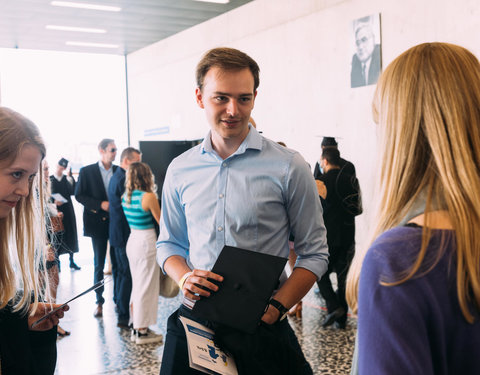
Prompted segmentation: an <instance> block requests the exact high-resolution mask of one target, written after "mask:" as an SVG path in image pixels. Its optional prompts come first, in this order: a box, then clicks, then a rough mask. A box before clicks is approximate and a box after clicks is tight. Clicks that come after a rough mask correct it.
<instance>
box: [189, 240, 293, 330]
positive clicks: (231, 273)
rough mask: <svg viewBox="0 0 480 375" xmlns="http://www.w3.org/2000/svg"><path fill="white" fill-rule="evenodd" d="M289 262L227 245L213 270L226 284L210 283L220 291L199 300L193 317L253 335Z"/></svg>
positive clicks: (285, 259) (194, 308) (193, 311)
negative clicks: (215, 285)
mask: <svg viewBox="0 0 480 375" xmlns="http://www.w3.org/2000/svg"><path fill="white" fill-rule="evenodd" d="M286 262H287V258H282V257H278V256H273V255H269V254H263V253H258V252H255V251H250V250H245V249H239V248H237V247H232V246H225V247H224V248H223V249H222V251H221V252H220V255H219V256H218V259H217V261H216V263H215V265H214V266H213V269H212V272H214V273H216V274H219V275H221V276H223V282H221V283H219V282H217V281H215V280H210V281H211V282H213V283H215V284H217V285H218V286H219V289H218V291H217V292H211V294H210V297H202V299H201V300H199V301H196V302H195V305H194V307H193V310H192V313H193V315H194V316H196V317H198V318H200V319H205V320H209V321H212V322H215V323H220V324H224V325H226V326H229V327H233V328H236V329H239V330H241V331H244V332H247V333H254V332H255V329H256V327H257V325H258V323H259V322H260V319H261V317H262V315H263V313H264V311H265V308H266V307H267V304H268V301H269V300H270V297H271V296H272V293H273V291H274V290H275V288H277V287H278V283H279V279H280V275H281V273H282V271H283V269H284V267H285V263H286Z"/></svg>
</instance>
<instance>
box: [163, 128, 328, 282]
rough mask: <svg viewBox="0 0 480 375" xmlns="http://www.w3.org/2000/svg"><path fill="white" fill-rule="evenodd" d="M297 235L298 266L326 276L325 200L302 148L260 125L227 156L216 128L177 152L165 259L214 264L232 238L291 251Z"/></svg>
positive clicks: (167, 188) (167, 184) (166, 200)
mask: <svg viewBox="0 0 480 375" xmlns="http://www.w3.org/2000/svg"><path fill="white" fill-rule="evenodd" d="M290 233H292V234H293V235H294V236H295V252H296V253H297V255H298V258H297V263H296V267H302V268H306V269H308V270H310V271H311V272H313V273H314V274H316V275H317V277H318V278H320V277H321V276H322V275H323V274H324V273H325V271H326V270H327V264H328V248H327V240H326V229H325V226H324V224H323V216H322V206H321V203H320V199H319V197H318V192H317V188H316V185H315V182H314V180H313V176H312V174H311V171H310V168H309V167H308V165H307V163H306V162H305V160H304V159H303V158H302V157H301V156H300V154H299V153H298V152H296V151H294V150H290V149H288V148H285V147H283V146H281V145H279V144H277V143H275V142H273V141H271V140H269V139H267V138H264V137H262V136H261V135H260V134H259V133H258V132H257V130H256V129H255V128H253V127H250V131H249V133H248V135H247V137H246V138H245V140H244V141H243V143H242V144H241V145H240V147H239V148H238V150H237V151H236V152H235V153H234V154H232V155H231V156H229V157H228V158H227V159H225V160H222V158H221V157H219V156H218V154H217V153H216V152H215V151H214V150H213V148H212V144H211V139H210V132H209V133H208V135H207V136H206V137H205V139H204V141H203V143H202V144H200V145H198V146H196V147H194V148H192V149H190V150H188V151H186V152H185V153H183V154H182V155H180V156H178V157H177V158H175V159H174V160H173V161H172V163H171V164H170V166H169V167H168V170H167V173H166V177H165V181H164V185H163V192H162V213H161V219H160V236H159V238H158V241H157V260H158V263H159V265H160V266H161V267H162V268H163V265H164V262H165V260H166V259H167V258H169V257H170V256H173V255H180V256H182V257H184V258H185V259H186V260H187V263H188V264H189V266H190V267H191V268H197V269H203V270H211V269H212V268H213V265H214V264H215V261H216V259H217V257H218V255H219V254H220V251H221V250H222V249H223V247H224V246H225V245H229V246H235V247H239V248H243V249H247V250H252V251H258V252H262V253H266V254H271V255H276V256H280V257H283V258H288V254H289V248H288V238H289V234H290Z"/></svg>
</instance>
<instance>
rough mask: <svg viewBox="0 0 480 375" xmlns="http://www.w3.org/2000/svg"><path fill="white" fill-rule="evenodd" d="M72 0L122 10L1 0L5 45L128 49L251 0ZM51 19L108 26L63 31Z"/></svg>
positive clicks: (0, 41) (47, 0) (0, 33)
mask: <svg viewBox="0 0 480 375" xmlns="http://www.w3.org/2000/svg"><path fill="white" fill-rule="evenodd" d="M69 1H71V2H76V3H88V4H99V5H106V6H115V7H120V8H121V11H115V12H111V11H103V10H92V9H79V8H72V7H63V6H53V5H52V4H51V3H52V1H51V0H0V48H25V49H41V50H54V51H70V52H88V53H106V54H116V55H126V54H129V53H131V52H134V51H136V50H138V49H140V48H143V47H145V46H148V45H150V44H152V43H155V42H158V41H159V40H162V39H165V38H167V37H169V36H171V35H173V34H176V33H178V32H180V31H182V30H185V29H188V28H190V27H192V26H195V25H197V24H199V23H202V22H204V21H206V20H209V19H210V18H213V17H216V16H218V15H220V14H222V13H225V12H228V11H229V10H232V9H234V8H237V7H239V6H241V5H243V4H246V3H249V2H250V1H252V0H230V2H229V3H228V4H214V3H209V2H200V1H194V0H69ZM47 25H54V26H69V27H77V28H94V29H101V30H105V32H103V33H86V32H79V31H59V30H56V29H47V28H46V26H47ZM67 42H88V43H97V44H108V45H110V46H109V47H108V48H101V47H92V46H89V47H87V46H78V45H67V44H66V43H67ZM113 45H116V46H117V47H114V46H113Z"/></svg>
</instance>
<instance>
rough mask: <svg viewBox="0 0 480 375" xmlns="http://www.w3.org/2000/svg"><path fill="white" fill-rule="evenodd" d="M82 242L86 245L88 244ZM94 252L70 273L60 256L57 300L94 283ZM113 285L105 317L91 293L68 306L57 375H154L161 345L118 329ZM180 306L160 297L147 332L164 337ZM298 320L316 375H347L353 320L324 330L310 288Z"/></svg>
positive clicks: (87, 252) (108, 290)
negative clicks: (155, 317)
mask: <svg viewBox="0 0 480 375" xmlns="http://www.w3.org/2000/svg"><path fill="white" fill-rule="evenodd" d="M88 244H89V243H88V242H86V246H88ZM92 257H93V252H92V251H91V248H90V249H85V250H82V252H81V253H80V254H77V255H76V256H75V260H76V262H77V263H78V264H79V265H80V266H81V267H82V269H81V270H80V271H71V270H70V269H68V267H67V266H66V265H67V264H68V262H67V260H68V257H66V256H65V258H63V256H62V257H61V260H62V263H63V265H64V267H63V268H64V269H63V270H62V272H61V273H60V286H59V290H58V301H59V302H62V301H64V300H67V299H68V298H69V297H71V296H73V295H75V294H76V293H79V292H80V291H82V290H84V289H86V288H88V287H89V286H90V285H91V284H92V280H93V276H92V275H93V265H92V263H93V260H92ZM112 287H113V283H109V284H107V285H106V288H105V293H104V297H105V299H106V302H105V304H104V314H103V315H104V316H103V318H94V317H93V310H94V308H95V296H94V293H90V294H88V295H86V296H84V297H81V298H79V299H78V300H76V301H74V302H72V303H71V305H70V311H69V312H68V313H67V314H66V315H65V318H64V319H63V320H62V322H61V326H62V327H63V328H64V329H66V330H68V331H71V335H70V336H66V337H63V338H59V339H58V342H57V344H58V345H57V347H58V360H57V369H56V372H55V374H56V375H94V374H112V375H113V374H115V375H150V374H155V375H158V373H159V369H160V365H161V363H160V362H161V358H162V351H163V345H162V343H158V344H147V345H137V344H135V343H133V342H131V341H130V332H129V331H127V330H123V329H120V328H118V327H117V326H116V323H117V320H116V314H115V312H114V304H113V301H112ZM179 304H180V298H179V297H177V298H173V299H165V298H162V297H160V298H159V310H158V321H157V324H156V325H155V326H152V327H151V328H152V329H154V330H155V331H156V332H158V333H161V334H162V335H165V331H166V322H167V318H168V316H169V315H170V314H171V313H172V312H173V311H175V309H176V308H177V307H178V306H179ZM303 304H304V307H303V316H302V318H301V319H297V318H292V317H289V321H290V324H291V325H292V328H293V329H294V331H295V333H296V334H297V336H298V338H299V341H300V344H301V345H302V348H303V350H304V353H305V356H306V358H307V360H308V361H309V362H310V364H311V366H312V368H313V370H314V374H338V375H340V374H342V375H343V374H349V372H350V366H351V358H352V354H353V346H354V341H355V332H356V319H354V318H350V317H349V318H348V321H347V328H346V329H345V330H341V329H337V328H335V327H333V326H332V327H328V328H322V327H321V325H320V323H321V321H322V320H323V318H324V317H325V315H326V312H325V308H324V307H323V300H322V299H321V297H319V296H318V295H317V294H315V293H314V290H313V289H312V290H311V291H310V292H309V293H308V294H307V296H306V297H305V299H304V303H303Z"/></svg>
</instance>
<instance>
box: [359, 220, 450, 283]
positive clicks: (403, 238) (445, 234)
mask: <svg viewBox="0 0 480 375" xmlns="http://www.w3.org/2000/svg"><path fill="white" fill-rule="evenodd" d="M422 236H423V228H422V227H419V226H413V227H412V226H400V227H395V228H392V229H390V230H388V231H386V232H384V233H382V234H381V235H380V236H379V237H378V238H377V239H376V240H375V241H374V242H373V244H372V245H371V247H370V249H369V250H368V252H367V255H366V257H365V261H364V265H366V266H367V267H369V266H373V267H376V268H377V269H379V270H380V269H381V270H382V271H383V272H382V273H383V274H384V275H386V276H388V275H397V276H398V274H399V273H403V272H404V271H405V270H406V269H409V268H410V267H411V266H412V265H413V263H414V262H415V260H416V259H417V257H418V254H419V252H420V249H421V247H422ZM452 240H453V231H448V230H432V232H431V238H430V241H429V246H428V248H427V253H430V252H435V253H438V251H439V248H440V247H442V246H444V247H446V248H447V249H448V250H452V246H453V245H454V242H452ZM435 258H436V256H435V255H434V254H432V256H426V257H425V259H428V261H427V262H426V263H425V264H422V268H423V267H424V266H426V267H427V268H428V266H429V265H431V261H432V260H433V259H435Z"/></svg>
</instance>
